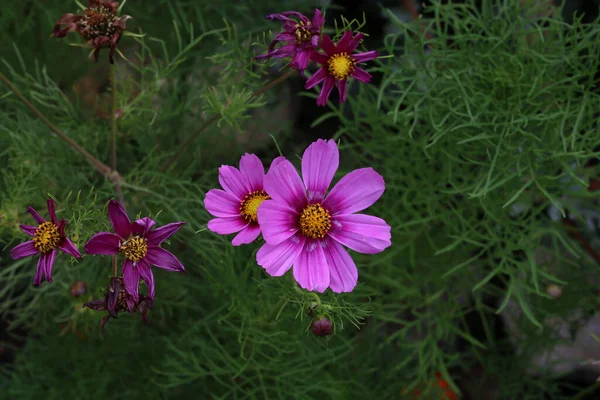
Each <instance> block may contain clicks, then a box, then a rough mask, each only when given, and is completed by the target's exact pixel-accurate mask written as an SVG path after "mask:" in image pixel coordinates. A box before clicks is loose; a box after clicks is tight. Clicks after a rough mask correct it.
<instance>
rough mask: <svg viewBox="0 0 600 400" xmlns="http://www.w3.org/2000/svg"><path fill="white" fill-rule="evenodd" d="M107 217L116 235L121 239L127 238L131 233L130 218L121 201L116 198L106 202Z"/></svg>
mask: <svg viewBox="0 0 600 400" xmlns="http://www.w3.org/2000/svg"><path fill="white" fill-rule="evenodd" d="M108 217H109V218H110V223H111V224H112V226H113V229H114V230H115V233H116V234H117V235H119V236H121V237H122V238H123V239H127V238H128V237H129V235H131V220H130V219H129V216H128V215H127V212H126V211H125V208H124V207H123V205H122V204H121V203H119V202H118V201H116V200H111V201H110V202H109V203H108Z"/></svg>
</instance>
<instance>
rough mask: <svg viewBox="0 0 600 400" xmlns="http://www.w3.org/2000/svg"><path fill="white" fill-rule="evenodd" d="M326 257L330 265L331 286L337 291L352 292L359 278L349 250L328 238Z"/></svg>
mask: <svg viewBox="0 0 600 400" xmlns="http://www.w3.org/2000/svg"><path fill="white" fill-rule="evenodd" d="M324 243H325V244H326V245H325V247H324V249H325V258H326V259H327V265H328V266H329V278H330V282H329V287H331V290H333V291H334V292H335V293H342V292H351V291H352V290H353V289H354V287H355V286H356V282H357V280H358V270H357V269H356V264H355V263H354V260H353V259H352V257H350V254H348V251H347V250H346V249H344V247H342V245H341V244H339V243H338V242H336V241H335V240H331V239H327V240H326V241H324Z"/></svg>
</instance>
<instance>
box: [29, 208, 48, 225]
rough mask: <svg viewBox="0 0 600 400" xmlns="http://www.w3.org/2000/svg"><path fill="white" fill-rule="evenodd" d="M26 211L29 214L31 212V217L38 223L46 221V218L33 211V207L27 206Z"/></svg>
mask: <svg viewBox="0 0 600 400" xmlns="http://www.w3.org/2000/svg"><path fill="white" fill-rule="evenodd" d="M27 212H28V213H29V214H31V216H32V217H33V219H35V222H37V223H38V225H41V224H43V223H44V222H46V220H45V219H44V218H42V217H41V216H40V214H38V212H37V211H35V209H34V208H33V207H27Z"/></svg>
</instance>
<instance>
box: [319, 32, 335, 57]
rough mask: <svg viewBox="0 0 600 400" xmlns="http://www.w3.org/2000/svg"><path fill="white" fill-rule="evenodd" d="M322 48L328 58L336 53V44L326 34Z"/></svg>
mask: <svg viewBox="0 0 600 400" xmlns="http://www.w3.org/2000/svg"><path fill="white" fill-rule="evenodd" d="M321 48H322V49H323V51H324V52H325V53H326V54H327V55H328V56H331V55H333V54H334V53H335V44H334V43H333V41H332V40H331V38H330V37H329V35H327V34H326V33H324V34H323V38H322V39H321Z"/></svg>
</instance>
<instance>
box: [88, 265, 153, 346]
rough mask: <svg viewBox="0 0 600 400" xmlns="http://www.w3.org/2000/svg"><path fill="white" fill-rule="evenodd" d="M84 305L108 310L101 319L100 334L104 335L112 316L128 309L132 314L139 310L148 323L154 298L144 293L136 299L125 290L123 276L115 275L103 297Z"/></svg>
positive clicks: (98, 309)
mask: <svg viewBox="0 0 600 400" xmlns="http://www.w3.org/2000/svg"><path fill="white" fill-rule="evenodd" d="M83 307H88V308H91V309H92V310H96V311H108V315H106V316H104V317H103V318H102V320H101V321H100V336H104V326H105V325H106V323H107V322H108V320H109V319H110V318H111V317H112V318H117V315H118V314H119V313H120V312H123V311H128V312H129V313H130V314H133V313H134V312H135V311H139V312H140V314H142V320H143V321H144V324H146V325H148V315H147V314H148V309H149V308H150V309H152V300H151V299H150V298H149V297H146V296H144V295H143V294H140V295H139V299H138V300H137V301H136V300H134V299H133V296H132V295H130V294H129V293H127V291H126V290H125V283H124V281H123V278H122V277H120V276H115V277H112V278H111V279H110V281H109V282H108V286H107V288H106V293H105V294H104V297H103V298H102V299H99V300H94V301H91V302H89V303H85V304H84V305H83Z"/></svg>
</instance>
